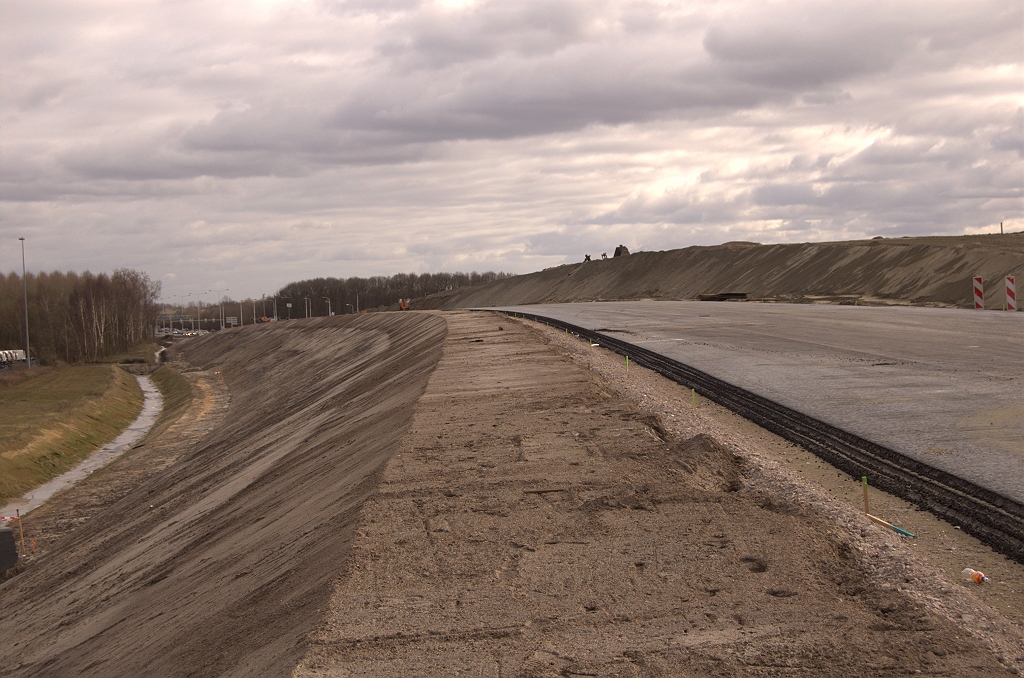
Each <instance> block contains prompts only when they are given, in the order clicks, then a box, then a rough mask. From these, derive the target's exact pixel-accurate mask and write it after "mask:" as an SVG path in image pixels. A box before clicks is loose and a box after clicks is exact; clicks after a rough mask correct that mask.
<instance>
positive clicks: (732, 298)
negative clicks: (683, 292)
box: [697, 292, 747, 301]
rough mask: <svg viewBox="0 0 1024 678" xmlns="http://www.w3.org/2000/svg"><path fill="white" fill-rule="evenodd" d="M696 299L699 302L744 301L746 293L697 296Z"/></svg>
mask: <svg viewBox="0 0 1024 678" xmlns="http://www.w3.org/2000/svg"><path fill="white" fill-rule="evenodd" d="M697 298H698V299H700V300H701V301H735V300H739V299H746V298H747V293H746V292H721V293H719V294H698V295H697Z"/></svg>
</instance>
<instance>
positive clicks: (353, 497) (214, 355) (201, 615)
mask: <svg viewBox="0 0 1024 678" xmlns="http://www.w3.org/2000/svg"><path fill="white" fill-rule="evenodd" d="M444 334H445V322H444V320H442V319H441V318H440V317H437V316H430V315H423V314H401V315H399V314H389V315H371V316H358V317H346V318H330V319H328V318H324V319H317V320H313V321H301V322H299V321H296V322H291V323H275V324H272V325H267V326H259V327H252V328H240V329H239V330H235V331H229V332H224V333H218V334H217V335H212V336H209V337H205V338H203V339H200V340H196V341H194V342H189V343H187V344H184V345H183V350H184V352H185V354H186V358H187V359H188V361H189V362H190V363H191V364H193V365H195V366H198V367H201V368H203V369H205V370H207V374H208V375H210V376H212V377H213V378H215V379H221V378H223V380H224V381H225V382H226V385H227V386H228V387H229V388H230V391H231V400H230V409H229V412H228V414H227V416H225V417H224V418H223V419H222V420H221V423H220V425H219V426H217V427H216V428H214V429H213V430H211V431H210V432H209V433H208V435H206V436H205V437H204V438H202V439H201V440H199V441H195V442H194V444H191V445H190V446H188V448H187V449H184V450H181V449H179V450H178V452H177V454H172V453H170V452H168V453H167V454H166V455H165V459H164V462H165V463H166V464H167V466H166V468H164V469H163V470H161V471H159V472H158V473H156V474H150V475H142V476H139V477H141V478H148V479H145V480H142V481H141V482H140V483H139V484H137V485H136V486H135V487H134V489H132V490H131V491H129V492H128V493H127V494H126V495H125V496H123V498H121V499H120V500H119V501H117V502H116V503H114V504H113V505H111V506H109V507H107V508H106V509H105V510H103V511H100V512H98V513H96V514H95V515H94V516H93V517H92V518H91V519H90V520H88V522H85V523H84V524H83V525H82V526H81V527H80V528H78V529H77V530H75V531H72V532H70V534H68V535H67V536H66V537H64V538H62V539H59V540H57V541H56V543H52V544H47V545H46V551H47V553H45V554H44V555H43V556H42V557H40V558H38V560H37V561H36V562H35V563H33V564H32V565H31V566H30V567H28V568H27V569H25V570H24V571H23V572H21V573H20V574H18V575H17V576H15V577H13V578H10V579H8V580H7V581H5V582H4V583H3V584H2V585H0V608H2V609H3V610H4V614H3V615H2V616H0V637H2V638H3V639H4V641H3V643H2V644H0V666H2V667H3V669H2V672H3V673H4V675H11V676H29V675H31V676H68V675H78V676H124V675H154V676H184V675H188V676H204V675H209V676H223V675H254V676H265V675H281V674H284V673H287V672H288V671H290V670H291V668H292V667H293V666H294V665H295V663H296V661H297V660H298V659H299V658H300V657H301V655H302V653H303V651H304V638H305V636H306V634H307V633H308V631H309V630H310V629H311V628H312V627H313V626H314V624H315V623H316V622H317V621H318V620H319V619H320V618H321V617H322V615H323V613H324V612H325V609H326V604H327V601H328V597H329V595H330V591H331V589H330V584H331V581H332V580H333V579H334V578H335V577H336V576H337V574H338V572H339V570H340V569H342V568H343V567H344V564H345V560H346V557H347V554H348V551H349V542H350V540H351V537H352V532H353V530H354V527H355V524H356V520H357V514H358V511H359V507H360V506H361V504H362V502H363V501H364V500H365V498H366V497H367V496H369V494H370V493H371V492H372V491H373V489H374V487H375V486H376V482H377V476H378V473H379V470H380V468H381V466H382V464H384V463H385V462H386V461H387V459H388V457H389V455H390V454H391V452H392V450H393V449H394V447H395V446H396V444H397V442H398V441H399V440H400V439H401V437H402V435H403V434H404V433H405V431H406V430H407V428H408V425H409V422H410V420H411V416H412V405H413V403H414V402H415V401H416V399H417V398H418V397H419V396H420V395H421V394H422V392H423V389H424V388H425V385H426V381H427V378H428V377H429V375H430V373H431V371H432V370H433V368H434V366H435V364H436V362H437V360H438V359H439V357H440V353H441V344H442V340H443V337H444ZM203 400H204V399H203V398H199V399H198V401H197V402H196V403H195V407H199V406H201V405H202V402H203ZM195 407H192V408H190V410H189V412H192V411H193V410H194V409H195ZM172 428H173V426H172ZM137 459H138V457H137V456H136V455H129V458H128V459H127V460H126V461H125V462H124V463H129V462H131V461H132V460H137ZM116 470H117V469H116V468H115V469H112V471H111V472H112V473H113V472H115V471H116ZM96 475H97V476H101V475H102V473H101V474H96ZM93 480H94V479H92V478H91V479H90V480H89V481H86V483H84V484H83V487H80V488H76V490H75V491H77V492H79V493H81V492H85V491H86V490H87V488H88V487H89V483H90V482H92V481H93ZM95 480H96V481H102V480H103V478H96V479H95ZM93 487H95V486H93ZM82 501H83V502H86V501H87V498H86V499H82ZM61 507H63V509H64V510H65V511H68V510H73V507H74V504H73V502H71V503H69V502H68V501H66V498H63V497H61V498H58V499H56V500H55V501H54V502H53V503H52V505H51V506H49V507H47V510H49V512H50V514H51V515H50V517H49V518H47V517H46V514H45V512H44V513H41V514H40V516H39V518H36V517H35V516H32V520H37V521H39V523H43V522H45V521H46V520H50V522H52V523H53V524H57V523H58V522H59V519H61V518H62V519H64V520H67V519H73V518H74V516H67V515H65V516H57V517H55V516H54V515H52V514H53V513H54V512H55V511H57V512H59V511H60V510H61ZM41 511H43V510H42V509H41ZM32 520H26V528H28V529H30V530H31V529H32V528H33V522H32Z"/></svg>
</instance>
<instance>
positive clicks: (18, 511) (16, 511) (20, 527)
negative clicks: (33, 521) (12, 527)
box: [14, 509, 25, 555]
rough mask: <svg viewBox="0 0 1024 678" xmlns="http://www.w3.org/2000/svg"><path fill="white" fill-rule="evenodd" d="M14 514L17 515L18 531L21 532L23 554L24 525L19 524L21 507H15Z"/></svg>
mask: <svg viewBox="0 0 1024 678" xmlns="http://www.w3.org/2000/svg"><path fill="white" fill-rule="evenodd" d="M14 515H16V516H17V517H18V532H20V533H21V553H22V555H24V554H25V526H24V525H22V524H21V509H15V512H14Z"/></svg>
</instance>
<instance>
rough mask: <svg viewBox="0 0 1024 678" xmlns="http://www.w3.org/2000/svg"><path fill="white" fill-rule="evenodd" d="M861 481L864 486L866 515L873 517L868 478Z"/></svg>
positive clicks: (865, 477)
mask: <svg viewBox="0 0 1024 678" xmlns="http://www.w3.org/2000/svg"><path fill="white" fill-rule="evenodd" d="M860 481H861V483H862V484H863V485H864V513H867V514H868V515H871V507H870V506H869V504H868V477H867V476H861V477H860Z"/></svg>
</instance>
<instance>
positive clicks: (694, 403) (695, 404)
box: [690, 388, 697, 409]
mask: <svg viewBox="0 0 1024 678" xmlns="http://www.w3.org/2000/svg"><path fill="white" fill-rule="evenodd" d="M690 396H691V397H692V398H693V409H697V389H694V388H691V389H690Z"/></svg>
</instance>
